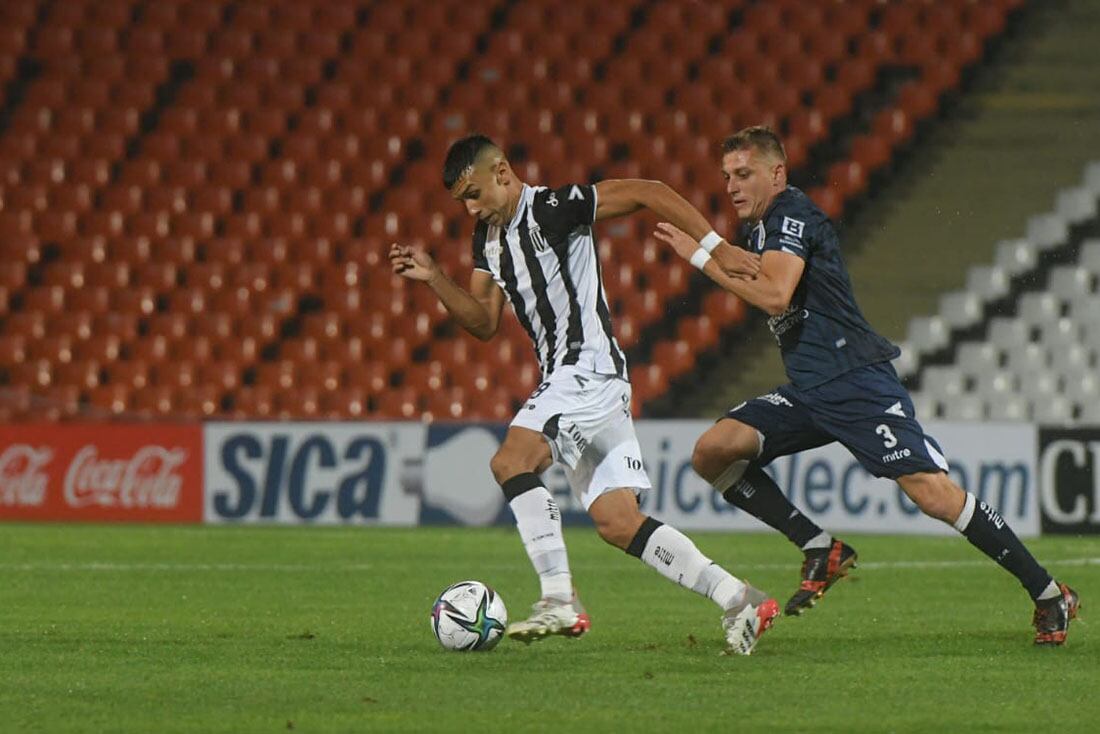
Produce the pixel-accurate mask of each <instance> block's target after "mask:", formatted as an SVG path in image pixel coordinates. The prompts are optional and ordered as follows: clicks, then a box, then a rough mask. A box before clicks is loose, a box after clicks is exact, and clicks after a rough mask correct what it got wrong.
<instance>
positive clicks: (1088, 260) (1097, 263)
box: [1077, 240, 1100, 275]
mask: <svg viewBox="0 0 1100 734" xmlns="http://www.w3.org/2000/svg"><path fill="white" fill-rule="evenodd" d="M1077 262H1078V263H1079V264H1080V265H1081V267H1083V268H1084V269H1085V270H1088V271H1089V272H1090V273H1093V274H1094V275H1100V240H1086V241H1085V242H1083V243H1081V252H1080V253H1079V254H1078V257H1077Z"/></svg>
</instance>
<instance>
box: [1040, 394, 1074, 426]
mask: <svg viewBox="0 0 1100 734" xmlns="http://www.w3.org/2000/svg"><path fill="white" fill-rule="evenodd" d="M1031 419H1032V420H1033V421H1035V422H1036V423H1043V424H1050V425H1062V424H1066V423H1072V422H1073V403H1071V402H1070V401H1069V400H1067V399H1066V398H1065V397H1063V396H1061V395H1044V396H1042V397H1040V398H1036V399H1034V400H1032V401H1031Z"/></svg>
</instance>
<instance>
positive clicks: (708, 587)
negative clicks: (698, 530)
mask: <svg viewBox="0 0 1100 734" xmlns="http://www.w3.org/2000/svg"><path fill="white" fill-rule="evenodd" d="M641 557H642V560H643V561H645V562H646V563H647V564H649V565H650V566H652V567H653V568H655V569H657V572H658V573H660V574H661V575H662V576H664V577H665V578H667V579H669V580H670V581H675V582H676V583H678V584H679V585H680V586H683V587H684V588H685V589H691V590H692V591H694V592H696V593H698V594H701V595H703V596H705V597H707V598H708V599H710V600H711V601H713V602H714V603H715V604H717V605H718V606H720V607H721V608H722V609H730V608H731V607H735V606H738V605H740V604H741V603H743V601H744V599H745V589H746V586H745V582H743V581H741V580H739V579H738V578H736V577H734V576H732V575H730V573H729V572H728V571H726V570H725V569H724V568H722V567H721V566H719V565H718V564H717V563H715V562H714V561H712V560H710V559H709V558H707V557H706V556H704V555H703V554H702V552H701V551H700V550H699V549H698V548H696V547H695V543H692V542H691V539H690V538H688V537H687V536H686V535H684V534H683V533H681V532H680V531H679V530H677V529H676V528H673V527H669V526H668V525H661V526H660V527H659V528H657V529H656V530H654V531H653V534H652V535H650V536H649V540H648V541H647V542H646V545H645V550H644V551H643V552H642V556H641Z"/></svg>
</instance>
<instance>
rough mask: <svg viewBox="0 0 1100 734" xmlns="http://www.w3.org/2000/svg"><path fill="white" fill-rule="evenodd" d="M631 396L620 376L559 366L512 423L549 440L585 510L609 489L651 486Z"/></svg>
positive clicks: (628, 388)
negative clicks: (631, 410)
mask: <svg viewBox="0 0 1100 734" xmlns="http://www.w3.org/2000/svg"><path fill="white" fill-rule="evenodd" d="M630 395H631V390H630V383H629V382H627V381H626V380H624V379H622V378H621V377H618V376H616V375H601V374H597V373H595V372H589V371H587V370H580V369H577V368H576V367H569V366H565V367H559V368H558V369H557V370H555V371H554V373H553V374H552V375H550V377H549V378H548V379H547V380H546V381H545V382H543V383H542V384H540V385H539V386H538V387H537V388H536V389H535V391H534V392H533V393H531V397H530V398H528V399H527V402H526V403H525V404H524V406H523V407H522V408H521V409H520V411H519V413H517V414H516V417H515V418H514V419H513V420H512V425H513V426H518V427H519V428H528V429H530V430H532V431H538V432H539V433H541V434H542V435H543V436H544V437H545V438H546V442H547V443H548V444H550V451H551V453H552V454H553V456H554V461H556V462H558V463H560V464H562V465H563V466H564V467H565V477H566V479H568V480H569V486H570V487H571V488H572V490H573V494H575V495H576V496H577V498H578V499H579V500H580V501H581V504H583V505H584V509H585V510H588V508H590V507H591V506H592V503H593V502H595V501H596V499H597V498H598V497H599V496H600V495H602V494H604V493H605V492H608V491H610V490H613V489H619V488H622V487H627V488H632V489H636V490H642V489H649V488H650V487H651V485H650V483H649V475H647V474H646V473H645V467H644V465H643V464H642V450H641V447H639V446H638V437H637V435H636V434H635V433H634V420H633V419H632V418H631V417H630Z"/></svg>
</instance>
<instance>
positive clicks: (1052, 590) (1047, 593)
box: [1036, 581, 1062, 601]
mask: <svg viewBox="0 0 1100 734" xmlns="http://www.w3.org/2000/svg"><path fill="white" fill-rule="evenodd" d="M1061 595H1062V590H1061V589H1059V588H1058V584H1057V582H1055V581H1051V582H1050V583H1049V584H1047V587H1046V588H1045V589H1043V593H1042V594H1039V596H1038V597H1037V598H1036V601H1046V600H1047V599H1056V598H1058V597H1059V596H1061Z"/></svg>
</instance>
